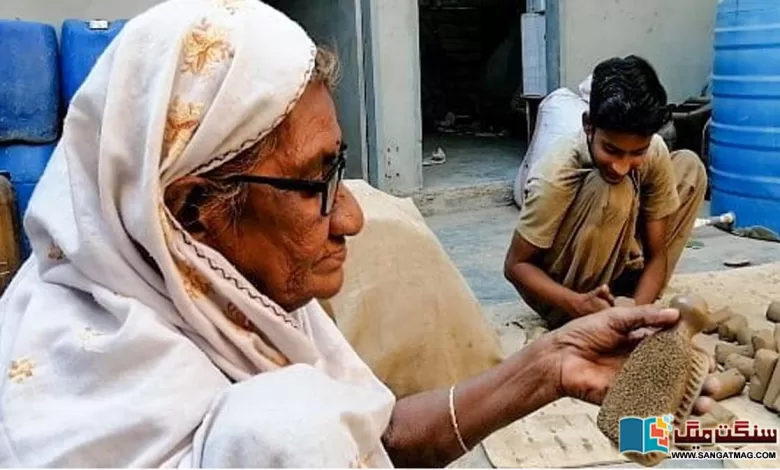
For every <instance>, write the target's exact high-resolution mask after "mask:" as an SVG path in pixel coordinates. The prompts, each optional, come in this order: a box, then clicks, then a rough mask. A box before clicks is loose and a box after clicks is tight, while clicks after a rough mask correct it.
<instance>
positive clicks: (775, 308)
mask: <svg viewBox="0 0 780 470" xmlns="http://www.w3.org/2000/svg"><path fill="white" fill-rule="evenodd" d="M766 319H767V320H769V321H771V322H774V323H780V302H772V303H771V304H769V307H767V309H766Z"/></svg>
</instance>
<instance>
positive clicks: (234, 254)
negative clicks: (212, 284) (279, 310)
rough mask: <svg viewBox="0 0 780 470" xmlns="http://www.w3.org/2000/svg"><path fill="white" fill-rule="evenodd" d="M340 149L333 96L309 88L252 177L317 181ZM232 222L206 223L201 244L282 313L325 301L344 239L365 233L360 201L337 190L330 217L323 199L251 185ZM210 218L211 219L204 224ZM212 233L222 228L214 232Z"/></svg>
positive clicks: (337, 273) (338, 280)
mask: <svg viewBox="0 0 780 470" xmlns="http://www.w3.org/2000/svg"><path fill="white" fill-rule="evenodd" d="M341 147H342V142H341V129H340V127H339V124H338V121H337V119H336V112H335V107H334V104H333V100H332V98H331V95H330V92H329V91H328V89H327V88H326V87H325V85H323V84H320V83H312V84H310V85H309V86H308V87H307V89H306V91H305V92H304V94H303V95H302V97H301V99H300V101H299V102H298V104H297V105H296V106H295V108H294V109H293V110H292V112H291V113H290V114H289V115H288V117H287V119H286V120H285V122H284V123H283V124H282V127H281V129H280V132H279V134H278V140H277V144H276V145H275V146H274V148H273V150H272V152H271V154H269V155H263V156H262V158H258V161H257V163H256V164H255V165H254V167H253V168H252V169H251V170H250V171H249V172H248V174H251V175H258V176H266V177H276V178H292V179H298V180H321V179H323V178H324V176H325V175H326V174H327V173H328V170H330V169H331V168H332V166H333V163H334V161H335V160H336V157H337V156H338V155H339V153H340V151H341ZM247 187H248V192H249V193H248V197H247V198H246V202H245V206H244V207H243V208H242V209H241V210H240V215H239V216H238V217H237V220H236V221H235V222H227V221H226V220H227V219H228V218H229V217H230V216H229V214H228V213H227V212H220V211H218V213H215V214H210V215H206V216H203V217H205V219H206V220H204V218H201V219H200V221H201V223H202V225H203V227H204V230H203V231H202V232H200V234H197V235H195V236H196V237H198V238H199V241H201V242H202V243H205V244H207V245H209V246H211V247H212V248H214V249H216V250H217V251H219V252H220V253H222V254H223V255H224V256H225V257H226V258H227V259H228V260H229V261H231V262H232V263H233V264H234V266H235V267H236V268H237V269H238V270H239V271H240V272H241V273H242V274H243V275H244V276H245V277H246V278H247V279H248V280H249V281H250V282H252V283H253V284H254V285H255V286H256V287H257V288H258V289H259V290H260V292H262V293H264V294H266V295H267V296H269V297H270V298H271V299H272V300H274V301H275V302H276V303H278V304H279V305H280V306H282V307H283V308H285V309H287V310H295V309H297V308H300V307H302V306H303V305H305V304H306V303H308V302H309V301H311V300H312V299H314V298H322V299H324V298H329V297H332V296H334V295H335V294H337V293H338V291H339V290H340V289H341V286H342V283H343V278H344V274H343V270H342V266H343V264H344V260H345V257H346V245H345V237H347V236H351V235H356V234H357V233H358V232H359V231H360V230H361V228H362V226H363V214H362V212H361V210H360V207H359V206H358V204H357V201H356V200H355V199H354V197H353V196H352V194H351V193H350V192H349V190H348V189H346V188H345V187H344V185H343V184H342V185H340V187H339V190H338V192H337V194H336V199H335V203H334V205H333V209H332V210H331V212H330V214H329V215H327V216H323V215H322V214H321V194H320V193H316V192H307V191H295V190H282V189H278V188H276V187H273V186H270V185H264V184H249V185H247ZM209 219H211V220H209ZM216 227H227V228H226V229H223V230H219V229H216Z"/></svg>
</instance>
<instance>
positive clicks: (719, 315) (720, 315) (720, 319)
mask: <svg viewBox="0 0 780 470" xmlns="http://www.w3.org/2000/svg"><path fill="white" fill-rule="evenodd" d="M732 316H734V312H733V311H731V309H730V308H729V307H723V308H721V309H720V310H716V311H714V312H712V313H711V314H710V323H709V325H707V326H706V327H705V328H704V329H703V330H702V333H705V334H710V333H715V332H716V331H718V327H719V326H720V325H721V324H723V323H725V322H726V320H728V319H729V318H731V317H732Z"/></svg>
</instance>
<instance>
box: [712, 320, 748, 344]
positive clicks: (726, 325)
mask: <svg viewBox="0 0 780 470" xmlns="http://www.w3.org/2000/svg"><path fill="white" fill-rule="evenodd" d="M747 326H748V323H747V319H746V318H745V317H743V316H742V315H739V314H735V315H733V316H732V317H731V318H729V319H728V320H726V321H725V322H723V323H721V324H720V326H719V327H718V336H720V339H722V340H723V341H734V340H736V339H737V333H739V330H741V329H742V328H747Z"/></svg>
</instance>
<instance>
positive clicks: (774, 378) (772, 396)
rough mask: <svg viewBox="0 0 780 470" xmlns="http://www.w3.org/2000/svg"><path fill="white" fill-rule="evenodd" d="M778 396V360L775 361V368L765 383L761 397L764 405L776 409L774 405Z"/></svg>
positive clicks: (779, 391) (779, 364)
mask: <svg viewBox="0 0 780 470" xmlns="http://www.w3.org/2000/svg"><path fill="white" fill-rule="evenodd" d="M778 396H780V360H778V361H777V362H776V363H775V368H774V370H773V371H772V375H771V376H770V378H769V382H768V383H767V386H766V391H765V392H764V399H763V402H764V406H765V407H767V408H769V409H770V410H774V411H777V409H776V408H774V406H775V401H776V400H777V397H778Z"/></svg>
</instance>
